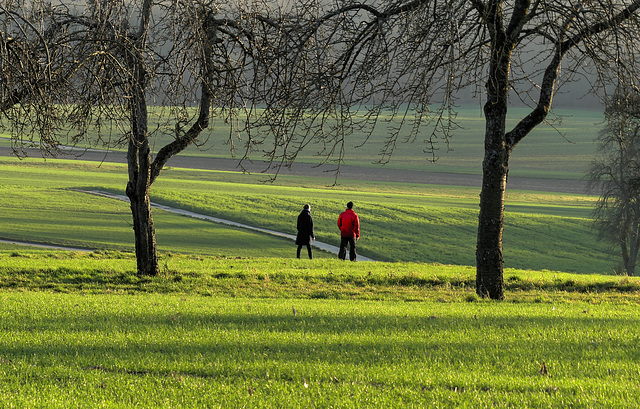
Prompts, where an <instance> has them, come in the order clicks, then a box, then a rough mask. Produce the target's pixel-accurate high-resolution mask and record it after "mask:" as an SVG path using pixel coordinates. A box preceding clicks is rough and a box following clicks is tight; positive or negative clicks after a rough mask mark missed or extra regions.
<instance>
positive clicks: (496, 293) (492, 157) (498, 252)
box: [476, 2, 514, 300]
mask: <svg viewBox="0 0 640 409" xmlns="http://www.w3.org/2000/svg"><path fill="white" fill-rule="evenodd" d="M485 11H486V12H487V14H486V15H485V17H486V18H487V22H488V27H489V32H490V33H491V43H492V44H491V58H490V64H489V72H488V78H487V85H486V89H487V102H486V103H485V105H484V114H485V123H486V128H485V139H484V160H483V162H482V190H481V192H480V213H479V216H478V241H477V247H476V293H477V294H478V295H480V296H481V297H489V298H491V299H494V300H502V299H504V281H503V258H502V231H503V230H504V198H505V189H506V187H507V173H508V171H509V155H510V154H511V149H512V147H511V146H510V145H509V144H508V143H507V136H506V122H507V101H508V94H509V76H510V70H511V56H512V52H513V47H514V44H513V43H512V42H511V41H510V40H509V38H508V37H507V35H506V33H505V31H504V27H503V26H502V8H501V5H500V3H499V2H495V3H492V6H491V7H490V8H489V9H487V10H485Z"/></svg>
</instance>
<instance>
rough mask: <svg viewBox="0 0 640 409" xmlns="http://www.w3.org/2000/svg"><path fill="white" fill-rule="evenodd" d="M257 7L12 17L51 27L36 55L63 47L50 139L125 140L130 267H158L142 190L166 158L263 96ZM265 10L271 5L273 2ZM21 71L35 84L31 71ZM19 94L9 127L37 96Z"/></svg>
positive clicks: (265, 27) (106, 6) (93, 4)
mask: <svg viewBox="0 0 640 409" xmlns="http://www.w3.org/2000/svg"><path fill="white" fill-rule="evenodd" d="M261 5H262V3H261V2H253V1H252V0H249V1H247V2H243V1H242V0H239V1H237V2H220V1H217V0H201V1H191V0H184V1H182V0H176V1H171V2H166V1H154V0H144V1H141V2H123V1H120V0H104V1H87V2H86V4H85V3H84V2H82V3H81V4H79V5H74V4H73V3H71V4H66V5H65V4H62V3H60V4H57V5H54V6H50V7H49V8H48V9H47V10H46V13H44V14H43V13H33V11H32V10H30V11H29V12H26V13H23V16H22V17H21V19H22V20H24V21H26V22H28V24H27V25H30V26H33V27H42V26H44V27H45V29H44V31H50V32H56V33H60V35H59V36H58V37H56V38H55V39H54V40H48V39H46V38H45V39H43V41H42V42H41V43H42V44H43V47H41V48H38V49H37V50H35V52H36V53H37V54H36V55H37V58H36V60H38V59H40V60H41V59H42V58H43V56H44V55H47V54H48V53H49V52H50V50H51V49H54V48H55V49H60V50H63V51H64V53H61V54H60V55H61V56H63V58H62V59H61V61H60V67H61V72H64V73H65V75H64V78H63V79H64V87H56V90H57V91H59V92H60V93H59V94H56V95H57V97H56V99H54V100H44V101H43V103H42V104H41V106H42V107H43V108H44V109H49V110H51V109H54V108H56V107H58V108H59V109H63V112H62V114H63V115H60V116H57V117H56V118H59V117H63V119H64V121H65V128H59V129H56V130H52V132H50V133H49V135H50V139H51V143H52V145H55V144H59V143H60V142H61V141H62V140H63V139H64V141H65V142H66V143H70V144H78V143H80V142H84V143H85V146H87V145H89V146H93V145H98V146H102V147H107V148H110V147H115V146H126V147H127V163H128V174H129V181H128V183H127V187H126V194H127V196H128V197H129V199H130V202H131V211H132V215H133V230H134V235H135V249H136V258H137V268H138V274H142V275H156V274H158V256H157V245H156V234H155V227H154V223H153V217H152V212H151V206H150V198H149V193H150V189H151V186H152V184H153V183H154V181H155V180H156V179H157V177H158V176H159V175H160V173H161V171H162V169H163V167H164V166H165V164H166V163H167V161H168V160H169V159H170V158H171V157H172V156H174V155H176V154H177V153H179V152H181V151H182V150H184V149H185V148H186V147H188V146H189V145H191V144H193V143H194V142H196V141H197V139H198V138H199V137H200V136H201V135H202V133H203V132H204V131H205V129H206V128H207V127H208V126H209V122H210V120H211V118H212V114H213V115H216V116H217V117H219V118H221V120H224V121H225V122H231V123H233V124H236V125H233V126H232V127H231V129H232V132H233V130H234V129H242V128H243V127H244V126H245V122H243V121H241V120H239V119H238V118H239V114H238V112H239V111H244V112H245V114H244V115H243V118H247V119H248V118H250V116H251V114H250V112H251V111H252V110H253V106H254V105H255V104H257V103H258V102H261V101H262V100H265V97H261V93H262V92H263V91H265V92H266V91H267V90H265V89H264V88H262V87H260V85H259V84H260V83H261V82H262V81H263V80H264V78H266V77H268V75H264V73H267V74H268V65H269V64H270V61H271V60H272V58H273V57H272V55H273V52H272V49H273V47H272V43H275V42H273V41H271V39H272V36H273V34H269V33H271V32H275V33H277V27H278V26H277V24H275V23H273V22H272V20H271V19H270V18H268V17H260V16H259V15H257V13H256V10H261V9H263V8H262V7H261ZM25 7H26V6H25ZM269 11H271V12H273V13H275V14H277V13H279V12H280V9H279V7H278V6H277V4H275V5H273V7H272V8H271V9H270V10H269ZM7 42H8V40H5V44H6V43H7ZM25 44H26V42H25ZM5 48H6V45H5ZM25 53H26V51H23V50H21V52H20V53H17V52H16V54H25ZM56 55H57V54H56ZM10 57H11V58H13V57H12V56H10ZM18 57H20V56H18ZM11 61H13V60H11ZM265 67H267V68H265ZM38 73H39V71H38ZM261 73H263V74H262V75H261ZM24 75H25V76H26V77H28V78H29V79H30V80H31V79H32V78H34V79H33V81H34V82H35V77H34V74H33V73H31V71H29V70H26V71H25V72H24ZM43 82H44V84H46V85H47V86H49V84H51V83H53V82H54V81H53V80H52V79H50V78H47V79H45V80H44V81H43ZM39 86H40V85H39V84H35V85H33V86H32V89H37V88H38V87H39ZM24 101H25V103H24V104H23V103H17V104H16V103H14V104H9V105H8V107H10V108H9V109H8V111H7V112H11V113H12V114H13V115H8V117H9V118H10V119H11V120H12V121H11V123H12V126H16V124H18V121H17V120H16V118H20V117H21V115H23V113H24V112H26V111H27V110H29V109H31V108H32V107H33V105H36V104H38V103H39V101H38V102H35V101H28V100H24ZM150 111H152V113H150ZM151 115H153V116H154V118H156V119H157V120H156V121H154V123H155V124H156V125H155V127H152V125H151V122H150V119H149V118H150V116H151ZM38 131H40V132H39V134H40V135H41V136H42V137H44V134H43V133H42V132H41V130H40V129H38ZM160 133H165V134H167V133H169V134H171V136H172V141H171V142H170V143H168V144H166V145H164V146H162V147H161V148H160V149H159V150H158V151H157V152H153V151H152V143H151V141H152V140H153V138H154V136H155V135H157V134H160Z"/></svg>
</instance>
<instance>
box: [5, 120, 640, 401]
mask: <svg viewBox="0 0 640 409" xmlns="http://www.w3.org/2000/svg"><path fill="white" fill-rule="evenodd" d="M570 118H571V120H566V121H565V122H563V123H562V124H557V126H558V128H559V129H561V130H562V131H563V132H568V133H570V134H571V135H576V138H575V139H574V140H573V141H572V142H573V143H569V142H567V141H566V140H565V139H563V138H562V137H561V136H559V135H558V134H557V133H553V131H551V132H550V133H541V134H536V135H531V137H528V140H527V141H525V142H526V143H528V142H530V144H528V145H525V144H523V145H522V146H519V147H518V151H517V154H516V156H515V157H514V169H516V168H519V169H521V172H522V173H519V175H520V176H523V175H524V176H540V177H558V178H579V177H581V172H582V170H581V169H583V167H584V166H585V164H586V163H587V161H586V159H587V158H588V157H589V155H590V152H591V151H590V149H592V147H593V145H592V141H590V140H589V139H590V138H591V133H593V132H595V130H594V129H595V127H594V126H593V123H595V122H597V121H596V120H595V119H594V115H587V114H583V113H580V112H576V113H575V114H574V115H570ZM462 119H464V120H465V121H469V122H467V123H468V124H470V125H469V128H468V129H469V130H466V131H465V132H466V133H465V132H463V133H462V134H461V136H460V137H459V138H460V139H456V140H455V141H454V145H453V147H454V149H455V151H454V152H453V154H460V155H461V156H458V157H457V158H456V159H455V160H453V162H451V163H446V161H445V160H443V161H442V162H440V163H442V164H443V167H439V168H438V169H442V170H443V171H455V172H466V173H477V172H478V171H479V169H478V168H477V163H478V162H477V160H478V159H477V158H476V157H475V156H474V155H476V153H474V152H475V150H477V146H479V144H481V142H478V141H477V140H476V138H477V136H476V135H474V134H473V132H472V131H470V129H477V126H473V125H471V124H472V123H473V121H476V118H474V117H472V112H471V111H469V112H466V113H465V114H464V116H463V117H462ZM589 124H591V125H589ZM572 127H573V128H572ZM574 128H575V129H574ZM572 129H573V130H572ZM593 136H595V135H593ZM456 138H458V137H456ZM478 139H479V140H481V138H478ZM568 139H571V137H568ZM588 140H589V141H588ZM464 141H468V142H469V144H468V145H465V143H464ZM455 143H457V144H458V145H456V144H455ZM216 144H220V141H215V140H214V145H216ZM218 146H219V145H218ZM403 146H407V147H408V146H411V145H403ZM550 147H552V148H550ZM371 149H372V150H371V151H367V152H365V151H364V150H355V151H354V152H353V153H351V152H350V154H354V155H355V156H354V157H353V159H352V160H353V161H355V162H357V163H358V164H361V165H362V166H371V164H370V162H371V161H370V158H371V157H372V154H373V153H374V150H375V146H373V147H371ZM403 149H404V148H403ZM410 151H411V152H409V153H408V154H407V155H409V154H410V155H413V156H405V158H406V160H403V161H400V162H395V163H393V164H392V166H397V167H406V168H407V169H416V168H418V167H422V166H424V162H421V157H422V155H421V153H420V150H418V149H416V148H415V145H414V146H413V148H410ZM216 152H219V150H216ZM193 153H194V152H191V154H193ZM200 154H202V153H200ZM207 154H208V155H214V153H213V151H209V153H207ZM357 155H363V156H362V157H361V158H360V159H358V157H357ZM303 156H304V155H303ZM305 158H306V159H304V158H303V159H304V160H312V159H313V158H312V157H311V155H308V156H306V157H305ZM450 158H454V156H451V157H450ZM518 161H520V162H518ZM436 166H438V165H436ZM542 168H543V169H544V170H542V171H541V170H540V169H542ZM0 172H1V173H2V175H3V179H2V182H1V184H0V203H2V208H3V212H2V214H1V215H0V239H11V240H23V241H33V242H39V243H44V244H58V245H70V246H74V247H84V248H96V249H99V250H98V251H94V252H87V253H84V252H65V251H51V250H32V249H30V248H28V247H25V246H19V245H11V244H2V243H0V305H2V308H0V326H1V328H0V402H2V404H1V405H0V406H2V407H7V408H23V407H47V408H49V407H50V408H67V407H77V408H100V407H104V408H133V407H144V408H155V407H175V408H182V407H184V408H200V407H202V408H205V407H206V408H215V407H219V408H236V407H251V408H272V407H287V408H298V407H299V408H303V407H304V408H309V407H323V408H330V407H332V408H362V407H367V408H369V407H371V408H374V407H375V408H380V407H384V408H391V407H394V408H395V407H408V408H424V407H433V408H437V407H443V408H444V407H446V408H449V407H450V408H454V407H455V408H458V407H469V408H472V407H473V408H483V407H486V408H492V407H513V408H527V407H531V408H534V407H535V408H538V407H563V408H564V407H573V408H596V407H612V408H618V407H620V408H622V407H634V406H636V405H637V402H638V400H639V399H640V389H639V388H638V376H639V375H640V353H639V352H638V351H640V349H639V343H640V332H639V330H638V328H639V327H640V326H639V324H640V322H639V321H640V318H638V317H640V280H638V279H637V278H634V277H623V276H615V275H611V274H610V273H611V272H612V271H613V266H614V264H615V254H613V253H612V252H610V251H609V250H607V249H606V248H603V245H602V244H600V243H598V242H596V241H595V236H594V233H593V232H592V231H591V230H590V227H589V225H590V224H589V223H590V222H589V219H588V217H589V214H590V212H591V208H592V206H593V204H594V202H595V198H594V197H592V196H587V195H557V194H546V193H539V192H524V191H523V192H519V191H509V192H508V199H507V215H506V230H505V264H506V267H507V269H506V270H505V277H504V278H505V287H506V288H505V290H506V294H507V301H506V302H491V301H488V300H481V299H479V298H478V297H477V296H476V294H475V281H474V280H475V269H474V267H471V266H472V265H473V264H474V256H473V254H474V249H475V229H476V223H477V206H478V191H477V190H476V189H470V188H462V187H451V186H428V185H411V184H398V183H372V182H371V183H369V182H361V181H358V183H357V186H358V188H357V189H349V188H348V187H344V186H349V185H351V184H350V183H345V184H344V186H343V187H340V188H335V187H331V188H329V187H327V186H328V185H331V183H332V182H333V181H332V179H321V178H287V177H281V178H279V179H278V181H277V183H276V184H274V185H264V184H262V183H260V180H261V178H262V177H261V176H255V175H243V174H237V173H227V172H211V171H196V170H186V169H175V168H169V169H167V170H166V171H165V172H163V175H162V177H161V178H160V179H158V182H157V184H156V185H154V187H153V189H152V199H153V200H154V201H156V202H160V203H163V204H167V205H172V206H176V207H180V208H184V209H187V210H192V211H195V212H199V213H204V214H208V215H212V216H217V217H222V218H227V219H232V220H235V221H239V222H243V223H246V224H251V225H257V226H259V227H264V228H270V229H274V230H280V231H284V232H288V233H294V232H295V225H294V223H295V217H296V216H297V214H298V212H299V211H300V209H301V207H302V205H303V204H304V203H311V204H312V208H313V214H314V218H315V221H316V227H317V229H316V233H317V236H318V239H319V240H322V241H326V242H329V243H331V244H337V240H336V236H337V231H336V230H337V229H336V227H335V219H336V218H337V215H338V213H339V212H340V211H341V210H342V209H343V208H344V204H345V203H346V201H348V200H353V201H355V202H356V210H357V211H358V213H359V214H360V215H361V219H362V223H363V237H362V241H361V242H360V243H359V245H360V250H361V253H362V254H364V255H367V256H369V257H372V258H374V259H376V260H380V261H378V262H359V263H349V262H347V263H345V262H340V261H338V260H336V259H335V256H333V255H329V254H323V253H322V252H319V251H316V253H315V255H316V257H317V258H316V259H315V260H297V259H295V258H294V257H293V256H294V251H295V247H294V246H293V243H291V242H290V241H288V240H283V239H278V238H273V237H269V236H265V235H262V234H257V233H253V232H250V231H244V230H241V229H232V228H228V227H222V226H217V225H213V224H211V223H207V222H202V221H199V220H195V219H189V218H185V217H182V216H176V215H173V214H170V213H167V212H164V211H155V212H154V217H155V220H156V228H157V232H158V242H159V247H160V249H161V254H160V265H161V274H160V276H158V277H139V276H138V275H137V274H136V273H135V269H136V263H135V258H134V256H133V254H132V253H131V250H132V248H133V246H132V241H133V237H132V232H131V225H130V217H131V216H130V211H129V209H128V206H127V205H126V204H125V203H124V202H119V201H115V200H112V199H106V198H101V197H97V196H93V195H90V194H87V193H83V192H82V190H93V189H99V190H107V191H111V192H115V193H119V194H122V191H123V189H124V186H125V184H126V172H125V167H123V166H120V165H113V164H108V163H106V164H102V165H101V166H100V167H99V168H98V167H97V164H95V163H93V164H92V163H84V162H80V161H58V160H48V161H46V162H42V161H41V160H33V159H29V160H24V161H18V160H17V159H11V158H3V159H0ZM511 174H512V175H516V174H517V172H512V173H511ZM347 182H348V181H347ZM353 185H355V184H353ZM572 272H577V273H580V274H573V273H572ZM593 273H604V274H593Z"/></svg>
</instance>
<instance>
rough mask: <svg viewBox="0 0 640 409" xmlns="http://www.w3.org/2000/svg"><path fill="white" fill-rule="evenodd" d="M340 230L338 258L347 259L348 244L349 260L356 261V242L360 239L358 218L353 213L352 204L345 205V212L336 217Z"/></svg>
mask: <svg viewBox="0 0 640 409" xmlns="http://www.w3.org/2000/svg"><path fill="white" fill-rule="evenodd" d="M338 227H339V228H340V251H339V252H338V258H339V259H340V260H344V259H345V258H346V257H347V243H348V244H349V260H351V261H356V257H357V253H356V242H357V241H358V239H359V238H360V218H359V217H358V215H357V214H356V212H354V211H353V202H349V203H347V210H345V211H344V212H342V213H341V214H340V217H338Z"/></svg>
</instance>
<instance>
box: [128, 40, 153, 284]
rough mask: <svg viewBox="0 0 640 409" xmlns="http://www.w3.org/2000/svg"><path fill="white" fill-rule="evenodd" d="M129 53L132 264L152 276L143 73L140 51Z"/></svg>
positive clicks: (146, 127)
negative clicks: (135, 261)
mask: <svg viewBox="0 0 640 409" xmlns="http://www.w3.org/2000/svg"><path fill="white" fill-rule="evenodd" d="M140 49H141V47H140V48H139V49H136V50H134V51H132V53H131V59H130V66H131V68H132V69H131V72H132V80H131V100H130V102H129V104H130V106H129V108H130V115H131V117H130V118H131V135H130V136H129V148H128V151H127V166H128V171H129V181H128V183H127V190H126V192H127V197H129V201H130V203H131V214H132V216H133V232H134V236H135V249H136V260H137V266H138V274H139V275H151V276H155V275H158V273H159V267H158V246H157V244H156V232H155V227H154V225H153V216H152V214H151V200H150V198H149V191H150V190H151V184H152V183H153V179H152V163H151V148H150V146H149V135H148V112H147V98H146V94H145V90H146V86H147V71H146V69H145V67H144V64H143V61H144V60H143V57H142V55H141V54H140V51H139V50H140Z"/></svg>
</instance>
